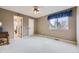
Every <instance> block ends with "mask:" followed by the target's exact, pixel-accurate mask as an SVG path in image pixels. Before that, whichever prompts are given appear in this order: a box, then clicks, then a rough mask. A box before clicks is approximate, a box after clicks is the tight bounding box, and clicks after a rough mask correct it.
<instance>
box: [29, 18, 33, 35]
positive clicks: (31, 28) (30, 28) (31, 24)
mask: <svg viewBox="0 0 79 59" xmlns="http://www.w3.org/2000/svg"><path fill="white" fill-rule="evenodd" d="M28 23H29V24H28V26H29V29H28V35H29V36H32V35H34V19H31V18H30V19H29V21H28Z"/></svg>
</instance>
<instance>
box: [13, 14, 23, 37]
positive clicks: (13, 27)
mask: <svg viewBox="0 0 79 59" xmlns="http://www.w3.org/2000/svg"><path fill="white" fill-rule="evenodd" d="M15 16H17V15H14V16H13V30H14V17H15ZM17 17H22V16H17ZM23 19H24V18H23V17H22V27H21V28H22V37H21V38H23ZM14 31H15V30H14ZM14 31H13V33H14ZM13 35H14V38H15V33H14V34H13Z"/></svg>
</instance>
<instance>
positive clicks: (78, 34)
mask: <svg viewBox="0 0 79 59" xmlns="http://www.w3.org/2000/svg"><path fill="white" fill-rule="evenodd" d="M76 22H77V24H76V25H77V31H76V33H77V44H78V49H79V7H77V21H76Z"/></svg>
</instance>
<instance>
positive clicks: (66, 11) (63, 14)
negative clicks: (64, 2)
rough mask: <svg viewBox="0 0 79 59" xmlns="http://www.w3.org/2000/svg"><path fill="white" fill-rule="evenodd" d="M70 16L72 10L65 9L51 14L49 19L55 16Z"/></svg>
mask: <svg viewBox="0 0 79 59" xmlns="http://www.w3.org/2000/svg"><path fill="white" fill-rule="evenodd" d="M66 16H68V17H70V16H72V10H65V11H61V12H57V13H54V14H51V15H49V16H48V20H50V19H53V18H61V17H66Z"/></svg>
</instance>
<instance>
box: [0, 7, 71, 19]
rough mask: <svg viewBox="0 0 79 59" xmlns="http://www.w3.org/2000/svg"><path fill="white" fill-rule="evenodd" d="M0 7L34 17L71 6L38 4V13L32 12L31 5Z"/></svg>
mask: <svg viewBox="0 0 79 59" xmlns="http://www.w3.org/2000/svg"><path fill="white" fill-rule="evenodd" d="M0 8H3V9H7V10H11V11H15V12H18V13H21V14H24V15H28V16H31V17H34V18H38V17H42V16H45V15H49V14H52V13H55V12H58V11H61V10H64V9H68V8H72V6H39V8H40V13H39V14H34V13H33V6H0Z"/></svg>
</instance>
